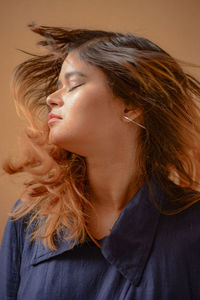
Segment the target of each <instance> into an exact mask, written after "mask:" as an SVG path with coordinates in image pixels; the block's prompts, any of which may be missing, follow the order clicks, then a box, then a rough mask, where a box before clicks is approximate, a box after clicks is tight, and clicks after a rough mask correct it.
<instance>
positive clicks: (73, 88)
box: [68, 83, 84, 92]
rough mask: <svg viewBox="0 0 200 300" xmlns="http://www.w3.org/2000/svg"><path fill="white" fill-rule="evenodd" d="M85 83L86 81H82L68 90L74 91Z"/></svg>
mask: <svg viewBox="0 0 200 300" xmlns="http://www.w3.org/2000/svg"><path fill="white" fill-rule="evenodd" d="M83 84H84V83H81V84H79V85H76V86H74V87H72V88H71V89H69V90H68V92H72V91H73V90H75V89H76V88H77V87H79V86H81V85H83Z"/></svg>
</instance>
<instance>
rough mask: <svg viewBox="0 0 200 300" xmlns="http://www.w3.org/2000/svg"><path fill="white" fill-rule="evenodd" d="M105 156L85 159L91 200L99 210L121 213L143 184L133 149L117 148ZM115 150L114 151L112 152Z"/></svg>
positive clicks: (117, 146) (134, 149) (134, 148)
mask: <svg viewBox="0 0 200 300" xmlns="http://www.w3.org/2000/svg"><path fill="white" fill-rule="evenodd" d="M115 146H116V147H114V148H115V149H118V150H117V151H116V150H115V151H110V155H109V153H107V155H106V157H104V156H102V155H99V157H98V156H97V155H95V157H93V158H91V157H90V159H86V161H87V170H88V179H89V185H90V190H89V194H90V201H91V202H92V204H93V205H94V206H95V207H96V208H99V209H101V208H102V209H105V210H107V211H113V212H120V211H121V210H122V209H123V208H124V207H125V206H126V204H127V203H128V202H129V201H130V199H131V198H132V197H133V195H134V194H135V193H136V192H137V190H138V189H139V188H140V186H141V185H142V182H141V181H140V180H139V179H140V174H139V171H138V170H139V168H138V159H137V153H136V147H135V146H134V147H132V149H131V147H130V146H129V147H124V146H123V147H121V148H120V147H119V145H115ZM112 150H114V149H112Z"/></svg>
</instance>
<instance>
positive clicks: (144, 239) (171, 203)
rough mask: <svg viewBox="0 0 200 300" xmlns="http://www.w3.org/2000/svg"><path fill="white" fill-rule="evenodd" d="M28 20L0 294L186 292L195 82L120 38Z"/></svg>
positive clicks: (199, 243)
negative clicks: (18, 186)
mask: <svg viewBox="0 0 200 300" xmlns="http://www.w3.org/2000/svg"><path fill="white" fill-rule="evenodd" d="M31 29H32V30H33V31H34V32H36V33H39V34H40V35H42V36H43V40H42V41H41V42H39V45H40V46H43V47H44V49H45V51H46V52H44V53H42V54H41V55H37V56H36V55H33V56H32V58H30V59H29V60H27V61H25V62H24V63H22V64H21V65H20V66H18V67H17V69H16V71H15V76H14V82H13V84H14V85H13V89H14V98H15V101H16V104H17V107H18V109H19V110H21V111H22V112H23V113H24V114H25V116H26V117H27V119H28V120H29V124H30V125H29V127H28V129H27V130H26V140H25V141H23V145H25V147H23V148H24V149H23V155H22V158H21V160H20V162H18V163H16V162H15V163H14V162H11V161H8V162H6V163H5V165H4V169H5V170H6V171H7V172H8V173H10V174H13V173H17V172H26V173H27V174H29V175H30V176H31V177H30V178H29V179H28V180H27V182H26V183H25V190H24V193H23V195H22V197H21V199H20V200H18V202H17V203H16V205H15V207H14V209H13V211H12V214H11V217H10V219H9V220H8V222H7V225H6V228H5V232H4V237H3V241H2V245H1V270H0V274H1V281H0V295H1V299H23V300H24V299H29V300H32V299H34V300H35V299H37V300H39V299H42V300H44V299H48V300H50V299H54V300H55V299H67V300H68V299H70V300H71V299H87V300H88V299H92V300H93V299H95V300H105V299H109V300H110V299H114V300H116V299H120V300H122V299H126V300H129V299H131V300H132V299H136V300H138V299H141V300H157V299H159V300H160V299H162V300H166V299H170V300H172V299H176V300H178V299H181V300H183V299H185V300H189V299H199V298H200V286H199V280H200V263H199V253H200V228H199V216H200V202H199V199H200V193H199V176H200V175H199V166H200V161H199V154H200V153H199V152H200V150H199V149H200V148H199V142H200V135H199V134H200V122H199V121H200V111H199V102H198V101H199V97H200V83H199V82H198V81H197V80H196V79H195V78H194V77H192V76H191V75H189V74H187V73H186V72H184V71H183V69H182V68H181V66H180V65H179V64H178V62H176V61H175V60H174V59H173V58H172V57H171V56H170V55H169V54H167V53H166V52H165V51H163V50H162V49H161V48H160V47H158V46H157V45H155V44H154V43H152V42H150V41H149V40H147V39H145V38H142V37H138V36H135V35H133V34H122V33H115V32H107V31H95V30H84V29H80V30H68V29H63V28H54V27H44V26H35V25H32V26H31Z"/></svg>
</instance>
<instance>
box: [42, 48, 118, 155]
mask: <svg viewBox="0 0 200 300" xmlns="http://www.w3.org/2000/svg"><path fill="white" fill-rule="evenodd" d="M47 104H48V105H49V106H50V107H51V113H50V119H49V123H48V124H49V128H50V135H49V141H50V143H53V144H56V145H59V146H61V147H62V148H64V149H66V150H68V151H71V152H74V153H77V154H80V155H83V156H87V154H89V152H90V151H92V150H95V148H97V147H100V146H103V145H106V143H108V142H109V141H110V139H113V138H115V139H116V138H119V136H117V133H119V130H120V127H121V126H122V123H123V122H122V121H121V119H120V116H121V115H122V114H123V110H124V103H123V101H121V100H120V99H118V98H116V96H114V95H113V93H112V91H111V89H110V88H109V86H108V83H107V78H106V76H105V74H104V73H103V72H102V71H101V70H100V69H99V68H98V67H96V66H93V65H91V64H89V63H87V62H85V61H84V60H83V59H81V58H80V57H79V55H78V53H77V52H76V50H74V51H72V52H71V53H70V54H69V55H68V56H67V58H66V59H65V61H64V63H63V65H62V68H61V72H60V75H59V80H58V90H57V91H56V92H54V93H53V94H51V95H49V96H48V98H47ZM54 114H55V116H54Z"/></svg>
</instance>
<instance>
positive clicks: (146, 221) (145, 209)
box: [31, 180, 163, 285]
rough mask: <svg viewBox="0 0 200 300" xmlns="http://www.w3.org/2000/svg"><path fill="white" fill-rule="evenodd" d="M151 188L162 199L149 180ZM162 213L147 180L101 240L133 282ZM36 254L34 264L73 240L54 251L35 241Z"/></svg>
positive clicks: (108, 255)
mask: <svg viewBox="0 0 200 300" xmlns="http://www.w3.org/2000/svg"><path fill="white" fill-rule="evenodd" d="M150 186H151V191H152V193H153V196H154V198H155V199H156V202H158V201H159V202H160V201H162V198H163V191H162V190H161V188H160V187H159V186H158V184H156V183H155V181H153V180H151V181H150ZM159 216H160V213H159V211H158V210H157V209H156V208H155V207H154V205H153V203H152V197H151V193H150V189H149V185H148V184H144V185H143V186H142V187H141V188H140V189H139V190H138V192H137V193H136V194H135V195H134V196H133V197H132V199H131V200H130V201H129V203H128V204H127V206H126V207H125V208H124V210H123V211H122V213H121V214H120V216H119V218H118V220H117V221H116V223H115V225H114V226H113V228H112V231H111V233H110V234H109V236H107V237H106V238H105V239H103V241H102V249H101V251H102V254H103V256H104V257H105V259H106V260H108V261H109V262H110V263H111V264H112V265H115V267H116V268H117V269H118V271H119V272H120V273H121V274H122V275H123V276H124V277H125V278H127V279H128V280H130V281H131V282H132V283H133V284H135V285H137V284H138V283H139V281H140V279H141V276H142V273H143V270H144V267H145V264H146V262H147V259H148V256H149V253H150V250H151V247H152V243H153V240H154V237H155V233H156V228H157V225H158V220H159ZM35 244H36V249H35V255H34V257H33V259H32V262H31V263H32V264H33V265H36V264H38V263H40V262H42V261H44V260H47V259H50V258H52V257H54V256H57V255H59V254H62V253H63V252H65V251H69V250H71V248H72V242H70V241H69V242H67V241H65V240H63V241H61V242H60V244H59V248H58V250H57V251H51V250H49V249H47V248H45V247H44V246H43V244H42V243H39V242H38V243H35Z"/></svg>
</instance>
